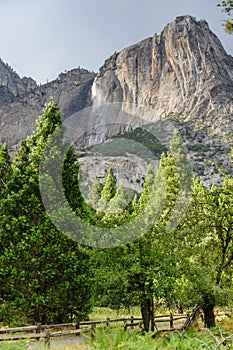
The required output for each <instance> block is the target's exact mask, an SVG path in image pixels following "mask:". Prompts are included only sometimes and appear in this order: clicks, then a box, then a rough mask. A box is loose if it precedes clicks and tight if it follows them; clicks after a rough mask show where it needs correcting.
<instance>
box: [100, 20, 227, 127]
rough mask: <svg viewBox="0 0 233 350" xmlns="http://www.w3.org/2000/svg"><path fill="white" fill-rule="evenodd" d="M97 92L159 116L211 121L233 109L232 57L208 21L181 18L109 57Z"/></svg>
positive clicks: (102, 71) (105, 99)
mask: <svg viewBox="0 0 233 350" xmlns="http://www.w3.org/2000/svg"><path fill="white" fill-rule="evenodd" d="M95 90H96V94H97V96H98V98H99V100H100V101H102V102H122V101H123V102H128V103H134V104H136V105H142V106H146V107H149V108H153V109H154V111H155V113H156V115H157V116H159V117H165V116H167V115H169V114H171V113H173V114H174V113H175V114H178V115H181V116H182V117H184V118H190V117H192V118H193V117H197V118H199V119H200V118H202V117H205V118H206V117H209V118H210V119H211V120H212V121H213V119H212V118H214V117H215V116H216V115H218V116H219V115H225V116H226V115H228V116H229V115H231V114H232V113H233V108H232V102H233V98H232V91H233V58H232V57H231V56H229V55H228V54H227V53H226V52H225V50H224V48H223V46H222V44H221V42H220V41H219V39H218V38H217V37H216V35H215V34H213V33H212V32H211V30H210V29H209V26H208V24H207V22H206V21H203V20H201V21H197V20H196V19H195V18H194V17H191V16H181V17H177V18H176V19H175V20H174V21H173V22H171V23H170V24H168V25H167V26H166V27H165V28H164V30H163V31H162V33H161V34H160V35H157V34H155V35H154V36H153V37H151V38H147V39H145V40H143V41H141V42H139V43H137V44H135V45H132V46H130V47H128V48H126V49H124V50H122V51H121V52H120V53H115V54H114V55H112V56H111V57H110V58H109V59H108V60H106V61H105V64H104V65H103V66H102V67H101V69H100V72H99V74H98V76H97V79H96V87H95ZM226 101H227V102H228V103H226Z"/></svg>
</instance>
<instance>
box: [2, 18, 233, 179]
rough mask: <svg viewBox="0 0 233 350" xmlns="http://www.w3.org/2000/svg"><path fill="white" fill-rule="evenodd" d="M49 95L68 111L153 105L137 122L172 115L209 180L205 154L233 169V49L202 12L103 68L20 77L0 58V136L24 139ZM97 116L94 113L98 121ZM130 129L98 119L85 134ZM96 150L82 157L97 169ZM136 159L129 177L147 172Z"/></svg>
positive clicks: (91, 140)
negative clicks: (40, 81) (42, 80)
mask: <svg viewBox="0 0 233 350" xmlns="http://www.w3.org/2000/svg"><path fill="white" fill-rule="evenodd" d="M50 96H53V97H54V99H55V101H56V102H58V104H59V106H60V110H61V113H62V116H63V118H64V119H66V118H67V117H69V116H71V115H74V114H75V113H77V112H79V111H80V110H82V109H83V108H85V107H89V106H93V107H95V105H96V106H98V105H101V104H105V103H116V102H119V103H125V104H131V105H133V106H137V107H140V106H142V107H143V110H145V109H147V110H149V111H150V112H151V111H152V113H142V115H141V116H139V123H138V125H136V124H137V123H135V125H134V127H137V126H140V118H142V119H145V120H146V121H147V122H149V123H153V122H155V120H172V122H174V123H175V126H176V128H178V129H180V131H181V133H182V136H183V138H184V142H185V144H186V146H187V148H188V150H189V153H190V158H191V160H192V162H193V165H194V168H197V169H199V170H198V171H197V172H199V174H201V176H202V177H203V179H204V180H206V181H207V182H208V181H209V180H208V179H209V177H210V176H211V177H212V178H213V171H214V170H213V167H211V168H209V169H207V166H206V164H205V163H204V158H207V159H210V160H211V161H216V162H218V163H219V164H220V165H221V166H223V167H225V168H226V169H230V171H231V170H232V169H231V168H230V164H229V161H228V157H227V155H228V153H229V151H230V147H232V145H233V132H232V131H233V57H231V56H230V55H228V54H227V53H226V52H225V50H224V48H223V46H222V44H221V42H220V41H219V39H218V38H217V37H216V36H215V34H214V33H212V32H211V30H210V29H209V26H208V24H207V23H206V22H205V21H204V20H201V21H197V20H196V19H195V18H193V17H191V16H182V17H177V18H176V19H175V20H174V21H173V22H171V23H170V24H168V25H167V26H166V27H165V28H164V30H163V31H162V32H161V34H159V35H157V34H155V35H154V36H153V37H151V38H147V39H145V40H143V41H141V42H139V43H137V44H134V45H132V46H130V47H128V48H125V49H123V50H122V51H121V52H119V53H114V54H113V55H112V56H111V57H110V58H108V59H107V60H106V61H105V63H104V64H103V66H102V67H101V68H100V70H99V72H98V74H97V75H96V74H95V73H93V72H89V71H87V70H85V69H80V68H78V69H74V70H71V71H69V72H67V73H61V74H60V75H59V76H58V78H57V79H56V80H54V81H52V82H50V83H47V84H44V85H42V86H38V85H37V84H36V82H35V81H33V79H31V78H22V79H21V78H20V77H19V76H18V75H17V74H16V73H15V72H14V71H13V70H12V69H11V68H10V67H9V66H8V65H6V64H4V63H3V62H2V61H0V129H1V137H0V143H2V142H4V141H6V142H7V143H8V145H9V147H10V149H11V150H12V151H14V150H15V149H16V147H17V145H18V142H19V140H20V139H22V138H25V137H26V136H27V135H29V134H30V133H31V132H32V130H33V129H34V128H35V120H36V119H37V117H38V115H40V114H41V110H42V108H43V105H44V103H45V102H47V101H48V99H49V97H50ZM76 115H77V118H79V117H80V115H79V113H77V114H76ZM84 117H85V115H84ZM95 117H96V116H95V114H94V113H90V118H93V120H92V125H95V122H96V120H95ZM98 117H99V116H98ZM99 122H100V121H98V123H99ZM99 125H100V123H99ZM124 131H130V130H124V127H122V126H119V124H118V125H116V126H113V125H111V126H109V128H108V127H106V125H105V127H104V128H99V127H98V128H97V129H96V130H94V131H93V134H94V137H93V134H92V133H87V134H86V135H85V137H84V138H83V139H82V147H85V146H92V145H94V144H95V143H98V142H100V141H101V142H102V141H103V140H105V139H109V138H111V137H112V136H113V135H115V134H118V133H119V132H121V133H122V132H124ZM131 131H132V130H131ZM142 134H143V133H142ZM110 141H111V140H110ZM110 141H109V140H108V142H110ZM109 145H110V144H109ZM108 147H110V146H108ZM96 157H97V158H96V159H95V157H94V158H93V157H89V158H85V157H84V156H82V158H81V159H80V161H81V162H82V163H83V164H84V165H85V166H86V168H88V167H89V168H91V169H92V173H93V174H94V173H97V170H96V169H95V167H94V164H97V167H98V168H100V167H101V166H102V165H101V164H100V163H101V160H100V158H101V157H100V158H98V155H96ZM108 159H109V158H108ZM114 162H115V163H117V162H118V161H117V160H116V161H114V158H111V159H110V163H111V164H113V163H114ZM118 163H119V162H118ZM136 163H138V160H137V161H136ZM106 164H109V160H106ZM135 166H136V165H135ZM135 166H134V165H132V164H131V165H130V172H131V175H130V174H129V176H128V177H129V179H130V178H132V176H133V175H132V174H134V173H137V174H138V175H137V176H138V177H141V179H143V173H145V166H144V165H142V164H140V171H139V172H138V171H137V170H135ZM116 168H117V167H116ZM117 171H118V172H120V170H117V169H116V172H117ZM135 181H136V180H135Z"/></svg>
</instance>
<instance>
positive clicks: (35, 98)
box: [0, 65, 95, 151]
mask: <svg viewBox="0 0 233 350" xmlns="http://www.w3.org/2000/svg"><path fill="white" fill-rule="evenodd" d="M4 67H6V66H5V65H4ZM4 67H3V68H4ZM3 73H4V74H5V68H4V69H3V71H2V72H1V67H0V76H1V75H2V76H3V77H5V79H6V80H5V81H4V80H3V79H2V81H3V82H4V84H5V85H4V89H6V87H7V86H9V88H10V89H11V90H10V91H8V90H7V91H6V94H5V95H4V96H5V97H4V99H5V100H4V99H3V98H2V100H1V99H0V131H1V133H0V144H2V143H3V142H6V143H7V144H8V145H9V148H10V151H14V150H15V149H16V148H17V146H18V143H19V141H20V140H22V139H24V138H26V137H27V136H28V135H30V134H31V133H32V131H33V130H34V129H35V121H36V119H37V118H38V116H39V115H40V114H41V112H42V108H43V106H44V104H45V103H46V102H48V101H49V98H50V97H51V96H52V97H53V98H54V100H55V101H56V102H57V103H58V104H59V107H60V112H61V115H62V117H63V118H64V119H65V118H67V117H69V116H70V115H72V114H73V113H75V112H78V111H79V110H80V109H82V108H84V107H87V106H89V105H90V104H91V103H92V101H91V87H92V84H93V81H94V78H95V74H94V73H91V72H89V71H87V70H85V69H79V68H78V69H73V70H71V71H69V72H67V73H61V74H60V75H59V76H58V78H57V79H56V80H54V81H52V82H50V83H48V84H45V85H42V86H37V85H36V83H35V82H34V81H33V79H31V78H23V79H20V78H19V76H18V75H17V74H16V73H14V72H13V71H10V72H9V73H10V74H9V77H8V76H7V74H5V75H4V74H3ZM9 82H10V83H9ZM0 98H1V96H0Z"/></svg>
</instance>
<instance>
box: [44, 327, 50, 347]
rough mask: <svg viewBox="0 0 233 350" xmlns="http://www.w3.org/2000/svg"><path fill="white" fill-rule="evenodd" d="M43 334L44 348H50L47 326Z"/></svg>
mask: <svg viewBox="0 0 233 350" xmlns="http://www.w3.org/2000/svg"><path fill="white" fill-rule="evenodd" d="M45 336H46V337H45V342H44V343H45V348H46V349H50V331H49V329H48V328H47V329H46V330H45Z"/></svg>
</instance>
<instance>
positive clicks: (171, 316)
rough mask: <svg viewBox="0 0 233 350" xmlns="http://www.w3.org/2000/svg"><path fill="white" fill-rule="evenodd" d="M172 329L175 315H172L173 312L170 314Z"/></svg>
mask: <svg viewBox="0 0 233 350" xmlns="http://www.w3.org/2000/svg"><path fill="white" fill-rule="evenodd" d="M170 328H173V315H172V312H170Z"/></svg>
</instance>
